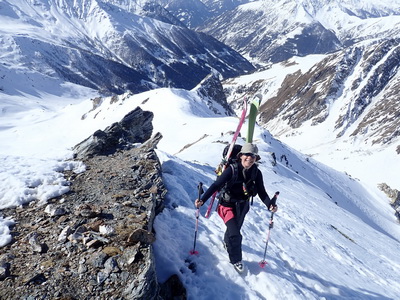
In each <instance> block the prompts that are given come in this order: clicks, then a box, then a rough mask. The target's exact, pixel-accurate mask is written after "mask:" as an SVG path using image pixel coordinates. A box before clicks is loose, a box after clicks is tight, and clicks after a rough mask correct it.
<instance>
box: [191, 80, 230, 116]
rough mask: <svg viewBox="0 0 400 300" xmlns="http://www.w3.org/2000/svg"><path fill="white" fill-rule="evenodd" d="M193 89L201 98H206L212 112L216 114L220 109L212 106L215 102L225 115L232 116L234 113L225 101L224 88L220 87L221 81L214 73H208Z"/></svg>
mask: <svg viewBox="0 0 400 300" xmlns="http://www.w3.org/2000/svg"><path fill="white" fill-rule="evenodd" d="M194 90H195V91H196V92H197V94H198V95H199V96H200V97H201V98H202V99H205V100H208V103H207V105H208V107H209V108H210V110H212V111H213V112H215V113H217V114H218V113H220V111H221V110H220V109H217V108H215V107H214V106H215V102H216V103H218V104H219V105H221V106H222V107H223V108H224V110H225V114H226V115H228V116H232V115H234V114H235V112H234V111H233V109H232V108H231V107H230V105H229V104H228V102H227V101H226V95H225V93H224V88H223V87H222V83H221V81H220V80H219V79H218V78H217V76H216V75H214V74H210V75H208V76H207V77H206V78H204V79H203V80H202V81H201V82H200V84H199V85H198V86H197V87H196V88H195V89H194Z"/></svg>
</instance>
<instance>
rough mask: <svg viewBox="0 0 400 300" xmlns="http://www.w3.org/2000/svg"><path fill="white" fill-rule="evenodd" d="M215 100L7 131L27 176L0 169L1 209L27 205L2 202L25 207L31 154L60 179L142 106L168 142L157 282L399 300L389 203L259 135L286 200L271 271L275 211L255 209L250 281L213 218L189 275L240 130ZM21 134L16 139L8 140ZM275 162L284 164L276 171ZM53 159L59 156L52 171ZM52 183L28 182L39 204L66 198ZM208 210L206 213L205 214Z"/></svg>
mask: <svg viewBox="0 0 400 300" xmlns="http://www.w3.org/2000/svg"><path fill="white" fill-rule="evenodd" d="M166 100H167V101H166ZM209 101H210V99H206V100H203V99H201V98H200V97H199V96H198V94H197V92H196V91H193V92H190V91H185V90H170V89H157V90H154V91H149V92H145V93H142V94H137V95H130V94H125V95H121V96H119V97H113V98H105V99H103V101H99V103H100V105H97V106H95V107H93V103H92V101H90V100H86V101H83V102H82V103H80V104H73V105H69V106H68V107H66V108H65V109H64V110H62V111H61V112H60V113H58V114H54V113H53V112H51V111H39V110H36V111H33V110H32V111H29V112H27V113H26V116H27V117H26V118H23V119H22V121H19V122H18V124H17V123H15V124H14V127H11V128H8V129H7V128H3V129H2V130H1V131H0V138H1V140H7V141H10V140H12V141H13V143H9V144H7V147H4V146H3V144H2V146H1V148H0V149H1V155H0V159H1V161H2V165H3V166H4V165H5V164H6V165H7V163H8V164H9V166H13V170H14V173H18V172H19V174H20V176H18V175H13V176H10V170H11V168H6V169H4V168H3V169H2V170H1V176H2V178H8V179H9V180H8V181H7V182H5V181H3V180H2V181H1V182H2V185H1V189H0V195H1V197H0V198H1V199H2V201H8V202H3V205H5V204H7V203H8V204H9V205H19V203H18V202H11V199H10V198H8V197H7V195H6V194H4V191H6V190H9V189H10V187H12V190H13V191H14V193H15V194H16V195H20V197H21V198H20V200H22V199H23V197H24V195H25V192H26V186H25V185H26V184H27V182H26V181H25V179H26V178H25V176H24V174H23V170H26V169H27V168H31V169H32V170H35V169H36V168H37V166H35V158H34V157H32V155H31V154H30V153H31V152H32V150H33V151H34V152H35V153H37V155H36V157H37V158H38V159H39V160H40V162H41V168H42V169H46V170H52V169H56V170H58V171H61V170H62V169H63V168H62V167H61V168H60V167H56V166H57V164H59V163H60V162H62V161H65V159H66V158H68V157H70V155H71V152H70V148H71V147H72V146H73V145H75V144H76V143H77V142H79V141H81V140H83V139H84V138H86V137H87V136H88V135H90V134H92V133H93V132H94V131H95V130H96V129H104V128H105V127H106V126H108V125H110V124H112V123H113V122H115V121H119V120H120V119H121V118H122V117H123V116H124V115H125V114H126V113H127V112H129V111H130V110H132V109H134V108H135V107H137V106H140V107H141V108H142V109H144V110H150V111H153V113H154V119H153V126H154V133H155V132H161V133H162V135H163V139H162V140H161V141H160V143H159V146H158V150H157V153H158V156H159V159H160V162H161V163H162V170H163V179H164V181H165V184H166V187H167V189H168V193H167V195H166V203H165V204H166V208H165V209H164V211H163V213H161V214H160V215H158V216H157V218H156V223H155V231H156V237H157V241H156V242H155V244H154V247H155V255H156V260H157V273H158V278H159V281H160V282H163V281H164V280H166V279H167V278H168V277H169V276H170V275H172V274H174V273H176V274H178V275H179V276H180V278H181V280H182V281H183V283H184V285H185V287H186V288H187V292H188V299H210V298H218V299H321V298H323V297H325V298H326V299H346V298H349V299H354V298H358V299H360V298H361V299H374V298H376V297H378V298H381V299H395V298H397V297H398V296H399V295H400V286H399V284H398V282H397V279H398V277H399V275H400V274H399V270H400V268H399V264H398V263H397V253H398V251H399V247H400V244H399V240H400V231H399V227H398V224H397V223H396V221H395V219H394V216H393V214H392V213H391V212H390V208H389V205H388V204H387V200H386V198H385V197H384V196H383V194H382V193H377V192H370V191H368V190H366V189H365V188H364V187H363V186H362V185H361V184H360V183H359V182H358V181H357V180H354V179H352V178H350V177H349V176H348V175H346V174H344V173H341V172H337V171H334V170H332V169H330V168H328V167H326V166H323V165H321V164H320V163H316V162H315V161H313V160H312V159H307V158H306V157H305V156H304V155H302V154H299V153H297V152H296V151H294V150H292V149H291V148H289V147H287V146H286V145H284V144H282V143H281V142H279V141H277V140H275V139H274V138H272V137H271V135H270V134H269V133H268V132H267V131H266V130H264V129H262V128H260V127H256V132H255V142H256V143H257V145H258V146H259V149H260V154H261V156H262V160H261V163H260V168H261V170H262V172H263V177H264V182H265V185H266V187H267V190H268V192H269V194H270V195H272V194H273V193H274V192H275V191H278V190H279V191H280V192H281V195H280V197H279V200H278V204H279V211H278V213H276V214H275V226H274V228H273V231H272V233H271V241H270V243H269V248H268V252H267V257H266V259H267V262H268V265H267V267H266V268H265V269H261V268H260V267H259V265H258V262H259V261H260V260H261V259H262V255H263V251H264V245H265V241H264V242H263V239H264V238H265V236H266V230H267V228H268V218H269V213H268V212H267V210H266V208H265V207H264V206H263V205H262V204H261V202H260V201H259V200H258V199H255V201H254V205H253V206H252V208H251V211H250V212H249V215H248V217H247V219H246V221H245V225H244V228H243V235H244V241H243V251H244V263H245V264H246V268H247V270H248V271H247V273H246V274H245V275H244V276H243V277H242V276H240V275H238V274H237V273H236V271H234V270H233V268H232V266H231V265H230V264H229V262H228V259H227V255H226V253H225V252H224V250H223V247H222V243H221V239H222V236H223V230H224V225H223V223H222V221H221V220H220V218H219V217H218V215H217V214H216V213H215V212H214V213H213V214H212V215H211V217H210V219H205V218H204V217H203V216H201V217H200V227H199V237H198V242H197V245H198V246H197V250H198V251H199V253H200V255H199V256H198V257H194V259H195V260H196V262H197V265H198V268H197V269H198V270H197V273H196V274H194V273H192V272H191V271H190V270H189V269H188V267H187V265H186V264H185V262H184V260H185V258H186V257H187V256H188V255H189V250H191V247H192V245H193V244H192V243H193V233H194V232H193V231H194V220H195V219H194V212H195V209H194V207H193V201H194V199H195V197H196V186H197V184H198V182H200V181H201V182H203V183H204V184H205V185H206V186H209V185H210V184H211V182H212V181H213V180H214V178H215V174H214V168H215V166H216V165H217V164H218V163H219V160H220V154H221V151H222V149H223V147H224V146H225V144H224V143H226V142H228V141H230V140H231V136H230V135H229V134H227V132H229V131H230V130H232V128H235V127H236V125H237V118H236V117H221V115H224V114H223V111H221V112H220V113H219V114H216V113H214V112H213V111H211V110H210V109H209V103H208V102H209ZM214 107H217V104H215V105H214ZM221 109H222V108H221ZM21 116H23V114H22V113H21ZM28 116H29V118H28ZM171 120H175V121H174V122H171ZM67 124H68V125H67ZM166 124H168V126H166ZM42 126H47V127H48V128H52V129H53V130H52V131H49V132H48V134H47V138H46V139H42V140H41V143H35V144H34V143H29V145H32V146H31V148H28V147H21V145H25V144H26V141H29V140H34V139H35V138H38V137H40V134H41V132H43V130H42V129H41V128H43V127H42ZM245 127H246V126H244V128H243V130H244V131H245ZM28 129H29V130H28ZM15 130H17V132H18V135H17V136H15V137H14V139H10V138H9V137H10V136H11V135H12V134H13V133H14V135H15ZM177 132H179V133H180V134H179V135H177ZM221 133H223V135H222V136H221ZM240 142H241V143H242V142H243V140H240ZM32 147H33V148H32ZM17 149H18V151H17ZM49 149H51V150H52V151H50V152H49V151H48V150H49ZM24 151H26V152H25V154H24ZM15 152H16V153H15ZM271 152H274V153H275V155H276V157H277V165H276V166H275V167H274V166H272V161H273V159H272V156H271ZM16 154H19V155H18V156H16ZM283 155H284V156H283ZM21 156H24V157H26V158H25V160H24V163H23V164H21V162H20V161H18V160H19V157H21ZM54 157H63V158H62V159H61V160H60V159H59V160H58V162H56V161H55V160H54V159H53V158H54ZM281 157H282V159H281ZM286 161H287V163H286ZM64 168H65V166H64ZM76 171H77V172H78V171H81V170H79V169H76ZM46 179H51V174H50V176H49V174H46V173H44V174H40V173H36V172H33V173H32V174H31V180H32V181H33V180H37V186H36V187H34V186H31V187H30V189H31V192H32V196H33V197H38V196H39V191H43V192H46V191H47V194H45V193H43V194H42V196H43V198H42V201H44V202H45V201H46V197H47V198H49V197H54V196H57V195H59V194H60V193H62V192H63V191H60V190H59V188H60V187H63V183H61V182H56V181H53V182H52V183H51V184H50V185H46V183H49V182H50V181H46ZM4 184H7V186H5V185H4ZM64 187H65V185H64ZM55 191H58V193H56V192H55ZM29 200H30V199H25V200H24V201H25V202H26V201H29ZM335 202H337V204H336V203H335ZM205 209H206V207H203V208H202V209H201V213H202V215H203V214H204V212H205ZM0 221H1V223H0V225H1V226H0V228H1V234H2V235H1V238H0V241H1V242H2V244H3V245H4V244H5V243H7V242H9V230H8V226H7V225H10V223H11V222H12V221H11V220H9V219H5V218H4V217H3V218H2V219H1V220H0ZM383 278H384V280H383Z"/></svg>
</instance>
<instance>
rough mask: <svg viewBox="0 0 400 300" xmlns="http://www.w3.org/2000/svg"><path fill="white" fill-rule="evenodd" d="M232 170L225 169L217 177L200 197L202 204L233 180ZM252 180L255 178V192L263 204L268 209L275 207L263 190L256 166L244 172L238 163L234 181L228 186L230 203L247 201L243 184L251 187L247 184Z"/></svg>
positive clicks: (260, 174) (229, 168) (261, 178)
mask: <svg viewBox="0 0 400 300" xmlns="http://www.w3.org/2000/svg"><path fill="white" fill-rule="evenodd" d="M233 170H234V168H232V167H231V166H229V167H228V168H226V169H225V171H224V172H223V173H222V174H221V176H219V177H218V178H217V180H216V181H214V183H213V184H211V185H210V187H209V188H208V189H207V191H206V192H205V193H204V194H203V195H202V197H201V200H202V201H203V202H206V201H207V200H208V198H210V197H211V195H212V194H213V193H214V192H216V191H221V189H222V188H223V187H224V186H225V184H226V183H227V182H229V181H230V180H231V179H233V177H234V176H233V175H234V174H233V172H234V171H233ZM253 172H255V173H256V174H255V176H254V175H253V176H252V173H253ZM252 178H255V179H254V188H255V191H257V195H258V196H259V197H260V199H261V200H262V201H263V202H264V204H265V205H266V206H267V207H270V205H271V204H272V205H275V203H272V202H273V201H271V198H270V197H269V196H268V194H267V192H266V190H265V187H264V181H263V176H262V173H261V171H260V170H259V169H258V168H257V165H256V164H254V165H253V166H252V167H251V168H250V169H248V170H245V169H244V168H243V166H242V164H241V163H240V162H238V163H237V176H236V180H235V182H233V183H232V184H229V185H230V188H229V194H230V197H231V199H232V200H231V202H235V201H240V200H246V199H249V196H248V195H246V194H245V193H244V189H243V183H245V184H246V185H248V186H250V184H251V185H253V183H250V182H249V181H252ZM221 204H222V205H226V206H230V204H228V203H226V204H224V203H221ZM231 205H232V204H231Z"/></svg>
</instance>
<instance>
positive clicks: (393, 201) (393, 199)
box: [378, 183, 400, 222]
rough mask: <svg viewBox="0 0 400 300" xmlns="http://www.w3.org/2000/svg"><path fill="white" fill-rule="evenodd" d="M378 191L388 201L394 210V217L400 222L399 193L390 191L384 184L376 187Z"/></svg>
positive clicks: (393, 190)
mask: <svg viewBox="0 0 400 300" xmlns="http://www.w3.org/2000/svg"><path fill="white" fill-rule="evenodd" d="M378 187H379V189H380V190H381V191H383V192H384V193H385V194H386V196H388V197H389V199H390V205H391V206H392V207H393V209H394V210H395V213H394V214H395V216H396V218H397V220H398V221H399V222H400V191H398V190H396V189H392V188H391V187H390V186H388V185H387V184H386V183H381V184H379V185H378Z"/></svg>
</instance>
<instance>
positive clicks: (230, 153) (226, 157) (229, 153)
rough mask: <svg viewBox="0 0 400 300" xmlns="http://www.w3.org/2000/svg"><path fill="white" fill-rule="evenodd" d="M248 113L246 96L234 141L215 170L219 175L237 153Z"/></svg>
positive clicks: (212, 198) (214, 196) (212, 200)
mask: <svg viewBox="0 0 400 300" xmlns="http://www.w3.org/2000/svg"><path fill="white" fill-rule="evenodd" d="M246 114H247V99H246V98H244V99H243V110H242V114H241V116H240V119H239V124H238V126H237V128H236V131H235V133H234V135H233V137H232V141H231V143H230V144H229V147H228V149H227V151H226V153H225V154H224V156H223V160H222V162H221V163H220V164H219V166H218V167H217V169H216V170H215V172H216V173H217V176H219V175H221V174H222V172H223V171H224V170H225V168H226V162H228V161H229V159H230V158H231V157H234V154H235V153H234V148H235V144H236V140H237V138H238V136H239V133H240V129H241V128H242V125H243V123H244V120H245V118H246ZM225 148H226V147H225ZM239 151H240V150H239ZM236 155H237V154H236ZM217 194H218V191H216V192H215V193H214V194H213V195H212V196H211V199H210V204H209V205H208V207H207V211H206V213H205V217H206V218H208V217H210V215H211V211H212V207H213V205H214V201H215V198H216V197H217Z"/></svg>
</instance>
